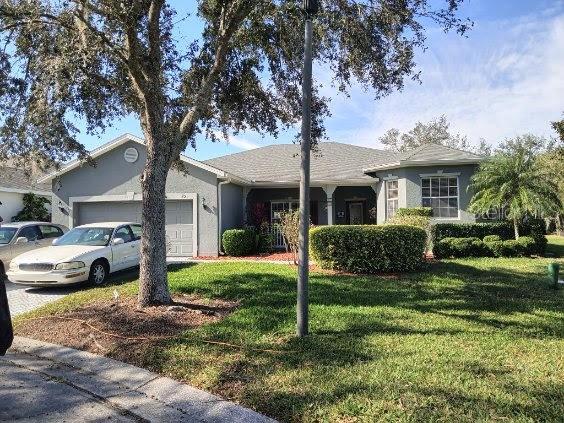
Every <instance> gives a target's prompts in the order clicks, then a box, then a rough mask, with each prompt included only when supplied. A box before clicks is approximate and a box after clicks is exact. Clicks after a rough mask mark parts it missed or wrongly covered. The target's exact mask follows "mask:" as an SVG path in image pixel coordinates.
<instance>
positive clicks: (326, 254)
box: [310, 225, 427, 273]
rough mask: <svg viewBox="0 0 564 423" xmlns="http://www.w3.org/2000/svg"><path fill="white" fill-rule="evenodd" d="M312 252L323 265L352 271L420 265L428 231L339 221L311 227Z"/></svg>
mask: <svg viewBox="0 0 564 423" xmlns="http://www.w3.org/2000/svg"><path fill="white" fill-rule="evenodd" d="M310 238H311V244H310V245H311V255H312V256H313V258H314V259H315V261H316V262H317V264H319V266H321V267H322V268H324V269H335V270H343V271H346V272H352V273H375V272H407V271H412V270H417V269H419V268H421V266H422V265H423V263H424V258H423V254H424V252H425V243H426V239H427V234H426V233H425V231H424V230H423V229H421V228H416V227H413V226H407V225H383V226H379V225H336V226H319V227H316V228H313V229H311V230H310Z"/></svg>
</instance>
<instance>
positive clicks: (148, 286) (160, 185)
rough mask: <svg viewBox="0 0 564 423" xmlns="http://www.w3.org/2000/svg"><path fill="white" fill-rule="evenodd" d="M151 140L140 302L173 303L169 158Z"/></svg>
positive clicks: (144, 186) (142, 304)
mask: <svg viewBox="0 0 564 423" xmlns="http://www.w3.org/2000/svg"><path fill="white" fill-rule="evenodd" d="M155 150H157V148H156V147H155V145H154V143H153V142H150V141H149V139H147V163H146V164H145V169H144V171H143V178H142V181H141V188H142V195H143V206H142V220H143V229H142V237H141V271H140V274H139V295H138V305H139V306H140V307H146V306H149V305H159V304H169V303H170V302H171V301H172V300H171V297H170V292H169V289H168V280H167V266H166V254H167V242H166V233H165V217H166V213H165V209H166V178H167V175H168V169H169V166H168V161H167V160H166V157H165V154H162V153H161V154H159V152H157V151H155Z"/></svg>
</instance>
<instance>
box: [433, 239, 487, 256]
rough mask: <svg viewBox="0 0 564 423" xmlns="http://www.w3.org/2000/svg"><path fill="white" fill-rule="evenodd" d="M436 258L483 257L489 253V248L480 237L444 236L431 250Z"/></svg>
mask: <svg viewBox="0 0 564 423" xmlns="http://www.w3.org/2000/svg"><path fill="white" fill-rule="evenodd" d="M433 253H434V255H435V257H436V258H448V257H456V258H458V257H484V256H488V255H490V252H489V249H488V248H487V247H486V245H485V244H484V242H483V241H482V240H481V239H480V238H476V237H469V238H454V237H449V238H444V239H441V240H440V241H439V242H438V243H437V244H436V245H435V248H434V250H433Z"/></svg>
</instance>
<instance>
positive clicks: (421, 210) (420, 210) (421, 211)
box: [396, 207, 433, 217]
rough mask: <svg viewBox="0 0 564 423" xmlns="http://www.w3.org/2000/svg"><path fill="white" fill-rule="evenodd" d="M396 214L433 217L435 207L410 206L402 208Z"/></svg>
mask: <svg viewBox="0 0 564 423" xmlns="http://www.w3.org/2000/svg"><path fill="white" fill-rule="evenodd" d="M396 216H423V217H433V209H432V208H431V207H410V208H403V207H402V208H400V209H398V212H397V214H396Z"/></svg>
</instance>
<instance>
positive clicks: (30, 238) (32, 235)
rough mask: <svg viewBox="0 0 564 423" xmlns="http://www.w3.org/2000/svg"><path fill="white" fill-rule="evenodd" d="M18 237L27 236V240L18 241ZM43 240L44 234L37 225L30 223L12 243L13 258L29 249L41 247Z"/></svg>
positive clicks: (19, 232)
mask: <svg viewBox="0 0 564 423" xmlns="http://www.w3.org/2000/svg"><path fill="white" fill-rule="evenodd" d="M18 238H25V239H27V242H22V243H18ZM42 241H43V235H42V234H41V231H40V230H39V227H38V226H37V225H29V226H24V227H23V228H21V229H20V230H19V231H18V233H17V234H16V236H15V237H14V241H13V243H12V247H11V248H12V254H11V258H14V257H16V256H19V255H20V254H23V253H25V252H27V251H31V250H35V249H37V248H40V247H41V242H42Z"/></svg>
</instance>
